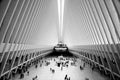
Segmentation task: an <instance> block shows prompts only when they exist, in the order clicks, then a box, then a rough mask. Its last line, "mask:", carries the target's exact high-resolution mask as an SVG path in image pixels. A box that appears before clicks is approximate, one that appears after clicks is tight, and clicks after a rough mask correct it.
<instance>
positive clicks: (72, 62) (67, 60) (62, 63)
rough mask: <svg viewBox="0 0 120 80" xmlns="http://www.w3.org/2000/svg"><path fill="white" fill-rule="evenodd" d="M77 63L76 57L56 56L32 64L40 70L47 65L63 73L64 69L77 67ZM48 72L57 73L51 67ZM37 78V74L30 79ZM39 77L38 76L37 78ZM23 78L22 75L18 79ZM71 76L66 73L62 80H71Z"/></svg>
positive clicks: (81, 68)
mask: <svg viewBox="0 0 120 80" xmlns="http://www.w3.org/2000/svg"><path fill="white" fill-rule="evenodd" d="M77 61H78V59H77V58H76V57H74V58H73V57H72V58H71V57H63V56H58V57H46V58H43V59H41V60H40V61H37V62H34V65H33V66H35V68H36V69H37V68H40V67H45V66H49V65H51V64H52V65H53V64H54V66H56V67H57V69H59V70H60V71H63V70H64V69H68V68H69V67H71V66H74V67H76V66H78V65H77ZM85 65H86V64H85V63H83V64H82V65H80V66H79V68H80V70H83V69H84V68H85ZM49 70H50V72H51V73H52V74H53V75H54V74H55V73H57V70H56V68H55V67H53V66H49ZM25 72H26V74H27V76H29V74H30V72H29V70H28V69H27V70H26V71H25ZM38 76H39V74H37V75H35V76H34V77H32V80H38ZM39 77H40V76H39ZM23 78H24V73H21V74H20V79H23ZM71 79H72V76H70V75H69V74H68V73H66V74H65V75H64V77H63V80H71ZM85 80H89V79H88V78H86V79H85Z"/></svg>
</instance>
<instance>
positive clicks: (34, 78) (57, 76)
mask: <svg viewBox="0 0 120 80" xmlns="http://www.w3.org/2000/svg"><path fill="white" fill-rule="evenodd" d="M28 71H29V73H27V71H26V72H25V73H24V77H23V78H20V75H19V74H18V75H16V76H15V77H14V78H13V80H107V77H105V76H103V75H101V74H100V73H99V72H98V71H95V70H92V69H91V68H90V65H89V64H87V63H84V62H83V61H82V60H80V59H78V58H75V57H63V56H58V57H45V58H43V59H42V60H41V61H40V62H39V63H37V64H35V65H32V67H31V68H29V69H28ZM66 75H67V77H65V76H66Z"/></svg>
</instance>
